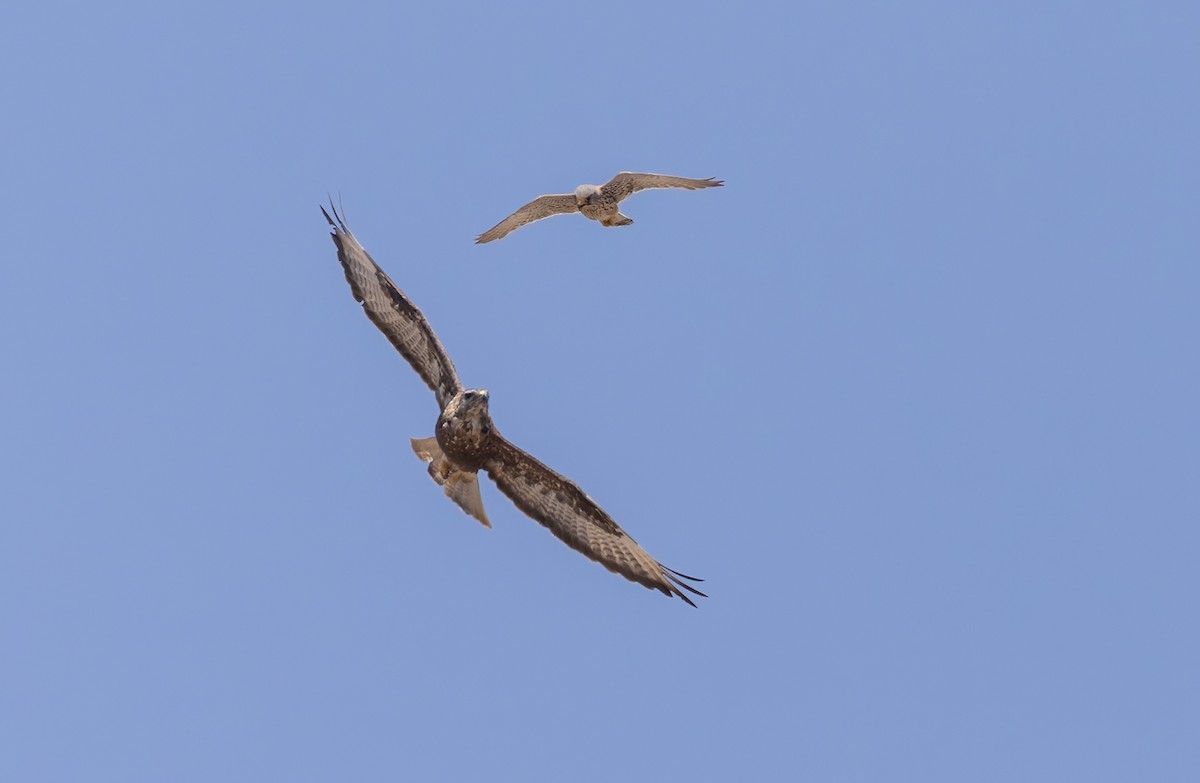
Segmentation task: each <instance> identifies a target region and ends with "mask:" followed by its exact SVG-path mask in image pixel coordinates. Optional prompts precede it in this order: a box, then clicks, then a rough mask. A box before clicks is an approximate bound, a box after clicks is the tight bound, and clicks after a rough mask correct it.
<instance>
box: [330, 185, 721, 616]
mask: <svg viewBox="0 0 1200 783" xmlns="http://www.w3.org/2000/svg"><path fill="white" fill-rule="evenodd" d="M331 209H332V210H333V215H334V217H332V218H331V217H330V216H329V213H328V212H325V208H324V207H322V208H321V212H322V213H323V214H324V215H325V219H326V220H328V221H329V225H331V226H333V242H334V244H335V245H337V252H338V260H339V261H341V262H342V268H343V269H345V271H346V280H347V281H348V282H349V283H350V290H351V292H352V293H353V294H354V298H355V299H357V300H358V301H359V302H361V303H362V306H363V309H364V310H366V312H367V317H368V318H370V319H371V321H372V322H373V323H374V324H375V325H376V326H377V327H379V331H381V332H383V334H384V336H385V337H387V338H388V340H390V341H391V343H392V345H394V346H395V347H396V350H398V351H399V352H400V353H401V355H403V356H404V358H405V359H407V360H408V363H409V364H411V365H412V367H413V369H414V370H416V371H417V374H418V375H420V376H421V380H423V381H425V383H426V384H427V385H428V386H429V388H431V389H433V392H434V395H435V396H436V397H437V403H438V408H439V409H440V410H441V415H440V416H438V420H437V429H436V431H435V434H434V437H432V438H413V439H412V448H413V451H414V452H416V455H417V456H418V457H420V458H421V459H422V460H424V461H425V462H428V463H429V475H430V476H432V477H433V480H434V481H435V482H437V483H438V484H440V485H441V486H442V488H443V489H444V490H445V492H446V495H447V496H448V497H449V498H450V499H451V500H453V501H454V502H455V503H457V504H458V506H459V508H461V509H462V510H463V511H465V512H467V513H468V514H470V515H471V516H473V517H475V519H478V520H479V521H480V522H482V523H483V524H484V525H485V526H487V527H491V526H492V525H491V523H490V522H489V521H488V518H487V514H486V513H485V512H484V510H483V499H482V498H481V497H480V494H479V480H478V478H477V474H478V472H479V471H480V470H483V471H485V472H486V473H487V474H488V477H489V478H491V480H492V481H494V482H496V486H497V487H499V488H500V491H501V492H503V493H504V494H505V495H508V497H509V499H510V500H512V502H513V503H515V504H516V506H517V508H519V509H521V510H522V511H524V512H525V513H526V514H528V515H529V516H531V517H533V519H535V520H536V521H538V522H540V523H541V524H542V525H544V526H546V527H547V528H549V529H550V532H551V533H553V534H554V535H556V536H558V537H559V538H561V539H562V540H563V542H564V543H566V544H567V546H569V547H571V548H573V549H577V550H579V551H580V552H582V553H583V554H585V555H587V556H588V557H590V558H591V559H593V560H595V561H597V562H598V563H600V564H601V565H603V566H604V567H605V568H607V569H608V570H610V571H615V572H616V573H618V574H620V575H621V576H624V577H625V578H626V579H630V580H632V581H634V582H637V583H638V584H641V585H645V586H646V587H649V588H651V589H652V590H660V591H662V592H663V593H666V594H667V595H668V596H674V595H677V596H679V597H680V598H682V599H683V600H684V601H686V602H687V603H689V604H691V605H692V606H695V604H694V603H692V600H691V599H690V598H689V597H688V596H687V594H686V593H685V592H684V591H685V590H686V591H687V592H688V593H692V594H693V595H699V596H703V595H704V593H701V592H700V591H698V590H696V589H695V588H693V587H691V586H690V585H688V584H687V583H686V582H685V581H684V580H691V581H697V582H699V581H703V580H700V579H696V578H695V577H692V576H687V575H685V574H681V573H679V572H678V571H672V570H671V569H669V568H667V567H666V566H664V565H662V564H661V563H659V562H658V561H656V560H655V559H654V558H652V557H650V555H649V554H647V553H646V550H644V549H642V548H641V547H640V546H638V544H637V542H636V541H634V540H633V539H632V538H630V537H629V535H628V534H627V533H626V532H625V531H624V530H622V529H621V528H620V526H619V525H617V523H616V522H614V521H613V519H612V517H610V516H609V515H608V514H606V513H604V510H603V509H602V508H600V506H598V505H596V501H594V500H592V499H591V498H590V497H588V496H587V495H586V494H585V493H584V492H583V490H581V489H580V488H579V487H578V486H577V485H576V484H575V483H574V482H573V481H571V480H570V479H568V478H566V477H564V476H560V475H559V474H558V473H555V472H554V471H553V470H551V469H550V468H548V467H546V466H545V465H543V464H542V463H540V462H538V461H537V460H536V459H534V458H533V457H531V456H530V455H529V454H526V453H525V452H524V451H522V450H521V449H519V448H517V447H516V446H514V445H513V444H511V443H509V442H508V441H507V440H505V439H504V438H503V437H501V435H500V433H499V432H497V431H496V427H495V425H493V424H492V419H491V416H489V415H488V393H487V392H486V391H483V390H480V389H464V388H463V385H462V383H461V382H460V381H459V379H458V374H457V373H456V372H455V370H454V365H453V364H452V363H451V362H450V357H449V356H447V355H446V350H445V349H444V348H442V344H441V342H440V341H439V340H438V338H437V335H435V334H434V333H433V329H431V328H430V326H429V322H428V321H426V320H425V316H424V315H422V314H421V311H420V310H418V309H417V307H416V305H414V304H413V303H412V302H410V301H409V300H408V297H406V296H405V295H404V293H403V292H402V291H401V290H400V289H399V288H398V287H396V284H395V283H393V282H392V279H391V278H390V277H388V276H387V274H385V273H384V271H383V270H382V269H380V268H379V265H378V264H376V263H375V261H374V260H373V259H372V258H371V256H370V255H368V254H367V251H366V250H364V249H363V247H362V245H360V244H359V243H358V240H357V239H355V238H354V235H353V234H351V233H350V230H349V229H348V228H346V224H345V222H344V221H343V220H342V217H341V215H339V214H338V213H337V210H336V209H333V208H332V207H331ZM334 218H337V220H336V222H335V221H334ZM680 588H682V589H680Z"/></svg>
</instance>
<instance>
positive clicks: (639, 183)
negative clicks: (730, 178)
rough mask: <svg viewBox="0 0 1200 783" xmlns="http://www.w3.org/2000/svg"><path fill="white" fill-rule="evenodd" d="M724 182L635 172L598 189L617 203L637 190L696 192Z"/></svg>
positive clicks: (613, 179)
mask: <svg viewBox="0 0 1200 783" xmlns="http://www.w3.org/2000/svg"><path fill="white" fill-rule="evenodd" d="M724 184H725V182H724V180H719V179H717V178H716V177H709V178H708V179H688V178H687V177H671V176H668V175H666V174H639V173H637V172H635V171H622V172H621V173H620V174H618V175H617V176H615V177H613V178H612V179H610V180H609V181H608V182H606V183H604V185H603V186H602V187H601V188H600V191H601V192H602V193H603V194H604V195H606V196H609V197H611V198H615V199H616V200H617V201H621V200H622V199H624V198H626V197H627V196H630V195H632V194H634V193H637V192H638V191H639V190H649V189H650V188H684V189H685V190H697V189H699V188H719V187H721V186H722V185H724Z"/></svg>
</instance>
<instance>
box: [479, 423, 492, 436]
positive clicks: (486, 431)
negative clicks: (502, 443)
mask: <svg viewBox="0 0 1200 783" xmlns="http://www.w3.org/2000/svg"><path fill="white" fill-rule="evenodd" d="M479 431H480V432H482V433H483V434H484V435H487V434H488V433H489V432H491V431H492V428H491V427H489V426H488V425H486V424H485V425H483V426H482V427H480V428H479Z"/></svg>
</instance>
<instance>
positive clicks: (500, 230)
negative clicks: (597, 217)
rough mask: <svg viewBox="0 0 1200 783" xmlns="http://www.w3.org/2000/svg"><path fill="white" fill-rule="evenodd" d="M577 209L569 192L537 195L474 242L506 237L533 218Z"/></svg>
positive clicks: (576, 210)
mask: <svg viewBox="0 0 1200 783" xmlns="http://www.w3.org/2000/svg"><path fill="white" fill-rule="evenodd" d="M578 211H579V205H578V204H576V203H575V196H574V195H573V194H571V193H561V194H552V195H549V196H538V197H537V198H535V199H534V200H533V201H530V202H529V203H528V204H526V205H525V206H523V207H521V208H520V209H518V210H517V211H516V212H514V213H512V214H511V215H509V216H508V217H506V218H504V220H501V221H500V222H499V223H497V224H496V225H495V226H494V227H492V228H490V229H488V230H487V231H485V232H483V233H482V234H480V235H479V237H478V238H477V239H476V240H475V244H477V245H482V244H483V243H484V242H491V241H492V240H495V239H500V238H501V237H506V236H508V235H509V234H511V233H512V232H513V231H516V230H517V229H518V228H520V227H521V226H523V225H525V224H526V223H532V222H533V221H535V220H541V219H542V218H548V217H550V216H551V215H567V214H570V213H571V212H578Z"/></svg>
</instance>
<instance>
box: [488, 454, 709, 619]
mask: <svg viewBox="0 0 1200 783" xmlns="http://www.w3.org/2000/svg"><path fill="white" fill-rule="evenodd" d="M492 443H493V444H494V445H493V449H492V454H491V456H490V457H489V458H488V459H487V460H486V461H485V462H484V466H483V468H484V470H486V471H487V474H488V476H489V477H490V478H491V479H492V481H494V482H496V486H497V487H499V488H500V491H501V492H503V493H504V494H505V495H508V497H509V499H510V500H512V502H513V503H515V504H516V506H517V508H519V509H521V510H522V511H524V512H525V513H526V514H528V515H529V516H530V517H532V518H533V519H535V520H536V521H537V522H539V523H541V524H542V525H544V526H545V527H547V528H549V529H550V532H551V533H553V534H554V535H556V536H558V537H559V538H560V539H562V540H563V542H564V543H566V545H567V546H569V547H571V548H572V549H575V550H578V551H580V552H582V553H583V554H585V555H587V556H588V557H590V558H591V559H592V560H595V561H596V562H598V563H600V564H601V565H603V566H604V567H605V568H607V569H608V570H609V571H613V572H616V573H618V574H620V575H621V576H623V577H625V578H626V579H629V580H631V581H634V582H637V583H638V584H640V585H644V586H646V587H649V588H650V589H652V590H660V591H662V592H663V593H666V594H667V595H669V596H675V595H677V596H679V597H680V598H682V599H683V600H684V601H686V602H687V603H689V604H691V605H692V606H695V604H694V603H692V599H690V598H689V597H688V596H687V593H685V592H683V591H684V590H686V591H687V592H689V593H692V594H693V595H699V596H703V597H707V596H704V593H702V592H700V591H699V590H696V589H695V588H693V587H692V586H691V585H688V584H687V583H686V582H684V581H683V580H691V581H696V582H700V581H703V580H701V579H697V578H696V577H694V576H686V575H684V574H681V573H679V572H678V571H672V570H671V569H669V568H667V567H666V566H664V565H662V564H661V563H659V562H658V561H656V560H655V559H654V558H652V557H650V555H649V554H647V552H646V550H644V549H642V548H641V547H640V546H638V544H637V542H636V541H634V540H633V539H632V538H630V537H629V535H628V534H627V533H626V532H625V531H624V530H622V529H621V528H620V526H619V525H618V524H617V523H616V522H614V521H613V519H612V517H610V516H609V515H608V514H606V513H604V509H602V508H600V506H598V505H596V501H594V500H592V499H591V498H590V497H588V496H587V495H586V494H585V493H584V491H583V490H582V489H580V488H579V486H578V485H577V484H575V482H573V481H571V480H570V479H568V478H566V477H565V476H561V475H559V474H558V473H555V472H554V471H553V470H551V469H550V468H548V467H546V466H545V465H543V464H542V463H541V462H538V461H537V460H536V459H534V458H533V457H532V456H530V455H529V454H527V453H526V452H524V451H522V450H521V449H519V448H517V447H516V446H514V445H513V444H511V443H509V442H508V441H507V440H505V439H504V438H502V437H500V435H499V433H493V436H492ZM680 588H683V589H682V590H681V589H680Z"/></svg>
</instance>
